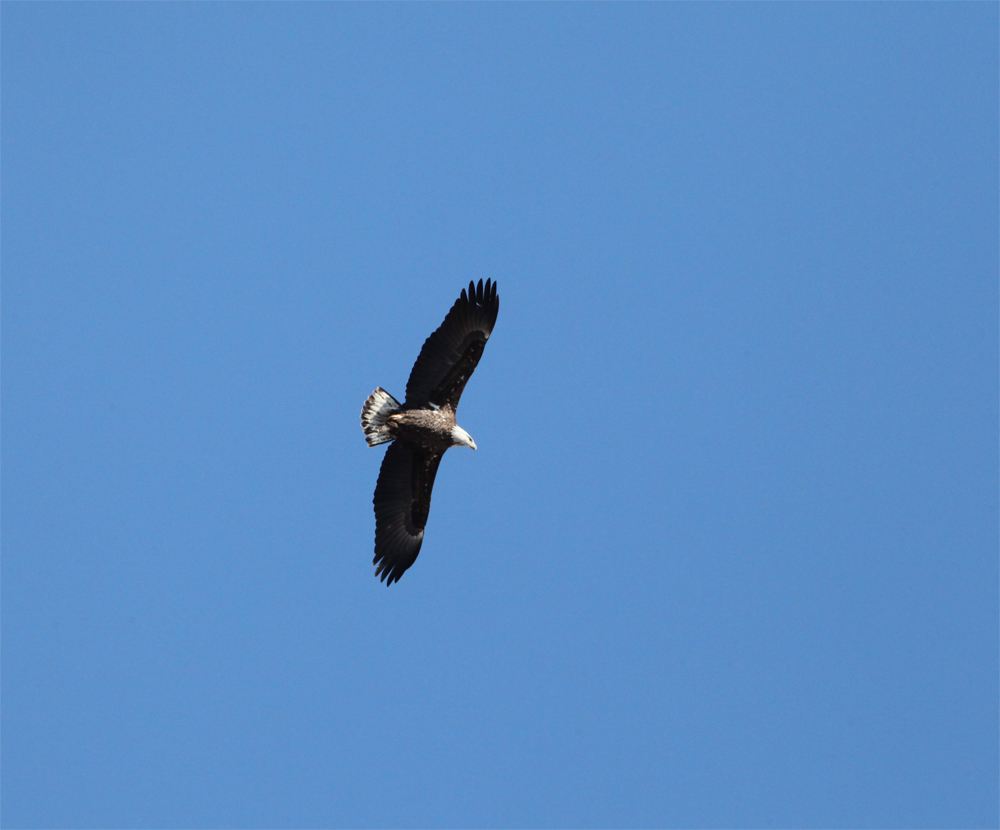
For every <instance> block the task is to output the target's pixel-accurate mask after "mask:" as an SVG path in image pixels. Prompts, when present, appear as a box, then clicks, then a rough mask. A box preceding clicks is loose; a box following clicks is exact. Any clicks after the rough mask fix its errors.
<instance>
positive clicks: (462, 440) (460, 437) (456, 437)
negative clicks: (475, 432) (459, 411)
mask: <svg viewBox="0 0 1000 830" xmlns="http://www.w3.org/2000/svg"><path fill="white" fill-rule="evenodd" d="M451 445H452V446H453V447H472V449H475V448H476V442H475V441H473V440H472V436H471V435H469V433H467V432H466V431H465V430H464V429H462V428H461V427H460V426H459V425H458V424H455V426H453V427H452V428H451Z"/></svg>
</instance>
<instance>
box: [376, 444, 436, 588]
mask: <svg viewBox="0 0 1000 830" xmlns="http://www.w3.org/2000/svg"><path fill="white" fill-rule="evenodd" d="M440 463H441V455H440V454H432V453H429V452H427V451H426V450H424V449H421V448H420V447H414V446H411V445H409V444H404V443H402V442H400V441H395V442H394V443H392V444H391V445H390V446H389V449H387V450H386V451H385V458H383V459H382V469H381V470H380V471H379V474H378V484H376V485H375V498H374V499H373V500H372V501H373V502H374V504H375V559H374V560H373V561H372V564H373V565H378V568H377V569H376V570H375V576H379V575H381V578H382V579H383V580H385V579H386V578H388V581H387V582H386V584H387V585H391V584H392V583H393V582H398V581H399V578H400V577H401V576H402V575H403V572H404V571H405V570H406V569H407V568H409V567H410V565H412V564H413V563H414V562H415V561H416V559H417V554H418V553H420V546H421V545H422V544H423V541H424V526H425V525H426V524H427V514H428V512H429V511H430V509H431V490H432V489H433V487H434V477H435V476H436V475H437V470H438V465H439V464H440Z"/></svg>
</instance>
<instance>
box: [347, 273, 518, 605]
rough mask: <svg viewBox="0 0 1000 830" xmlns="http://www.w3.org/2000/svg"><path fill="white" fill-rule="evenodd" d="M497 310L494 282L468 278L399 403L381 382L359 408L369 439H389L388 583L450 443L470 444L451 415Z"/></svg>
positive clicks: (413, 539) (382, 555)
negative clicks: (476, 281)
mask: <svg viewBox="0 0 1000 830" xmlns="http://www.w3.org/2000/svg"><path fill="white" fill-rule="evenodd" d="M499 310H500V300H499V298H498V297H497V284H496V282H494V281H492V280H486V284H485V285H484V284H483V281H482V280H479V283H478V285H477V284H476V283H474V282H470V283H469V289H468V292H466V289H464V288H463V289H462V294H461V296H460V297H459V298H458V299H457V300H455V304H454V305H453V306H452V307H451V310H450V311H449V312H448V314H447V315H446V316H445V318H444V322H443V323H441V325H440V326H439V327H438V329H437V330H436V331H435V332H434V333H433V334H431V336H430V337H428V338H427V340H426V341H424V345H423V348H421V349H420V354H419V355H418V356H417V361H416V363H414V364H413V369H412V370H411V371H410V379H409V380H408V381H407V382H406V400H405V402H404V403H402V404H400V403H399V401H397V400H396V399H395V398H394V397H393V396H392V395H390V394H389V393H388V392H386V391H385V389H383V388H382V387H381V386H379V387H377V388H376V389H375V391H374V392H372V394H371V395H369V396H368V399H367V400H366V401H365V404H364V407H362V409H361V427H362V429H364V433H365V440H366V441H367V443H368V446H369V447H377V446H378V445H380V444H386V443H389V442H392V443H390V444H389V447H388V448H387V449H386V451H385V456H384V457H383V459H382V467H381V469H380V470H379V474H378V483H377V484H376V485H375V496H374V498H373V499H372V503H373V504H374V505H375V558H374V559H373V560H372V564H373V565H375V568H376V569H375V576H377V577H379V579H380V580H381V581H383V582H385V584H386V585H392V583H393V582H398V581H399V578H400V577H401V576H402V575H403V574H404V573H405V572H406V570H407V568H409V567H410V566H411V565H412V564H413V563H414V562H415V561H416V559H417V554H419V553H420V546H421V545H422V544H423V541H424V528H425V527H426V525H427V514H428V512H429V511H430V507H431V490H432V489H433V488H434V478H435V476H436V475H437V471H438V465H439V464H440V463H441V457H442V456H443V455H444V453H445V451H446V450H447V449H448V448H449V447H471V448H472V449H473V450H475V449H476V442H475V441H473V440H472V436H471V435H469V433H468V432H466V431H465V430H464V429H462V428H461V427H460V426H459V425H458V423H457V422H456V420H455V410H456V409H457V408H458V400H459V398H461V397H462V392H463V390H464V389H465V384H466V383H467V382H468V380H469V378H470V377H471V376H472V373H473V372H474V371H475V369H476V366H477V365H478V364H479V358H481V357H482V355H483V349H484V348H486V341H488V340H489V339H490V334H491V333H492V332H493V326H494V324H495V323H496V321H497V312H498V311H499Z"/></svg>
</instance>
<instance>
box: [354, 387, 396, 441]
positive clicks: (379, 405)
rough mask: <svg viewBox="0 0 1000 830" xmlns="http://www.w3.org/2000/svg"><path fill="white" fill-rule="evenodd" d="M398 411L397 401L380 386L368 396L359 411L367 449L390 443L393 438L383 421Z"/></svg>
mask: <svg viewBox="0 0 1000 830" xmlns="http://www.w3.org/2000/svg"><path fill="white" fill-rule="evenodd" d="M397 409H399V401H397V400H396V399H395V398H394V397H393V396H392V395H390V394H389V393H388V392H386V391H385V390H384V389H383V388H382V387H381V386H380V387H379V388H378V389H376V390H375V391H374V392H372V393H371V394H370V395H369V396H368V400H367V401H365V405H364V406H363V407H362V409H361V426H362V428H363V429H364V431H365V440H366V441H367V442H368V446H369V447H376V446H378V445H379V444H384V443H385V442H386V441H391V440H392V439H393V438H395V436H394V435H393V434H392V433H391V432H390V431H389V426H388V424H386V422H385V419H386V418H388V417H389V416H390V415H391V414H392V413H393V412H395V411H396V410H397Z"/></svg>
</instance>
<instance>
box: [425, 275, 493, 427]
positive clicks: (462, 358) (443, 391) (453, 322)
mask: <svg viewBox="0 0 1000 830" xmlns="http://www.w3.org/2000/svg"><path fill="white" fill-rule="evenodd" d="M499 310H500V300H499V299H498V298H497V286H496V283H494V282H491V281H490V280H486V285H485V286H484V285H483V281H482V280H480V281H479V284H478V285H476V284H475V283H471V282H470V283H469V291H468V294H467V293H466V291H465V289H464V288H463V289H462V296H461V297H459V298H458V299H457V300H456V301H455V305H453V306H452V307H451V311H449V312H448V314H447V316H446V317H445V318H444V322H443V323H442V324H441V325H440V327H439V328H438V330H437V331H435V332H434V333H433V334H432V335H431V336H430V337H428V338H427V340H426V341H425V342H424V345H423V348H422V349H421V350H420V355H419V356H418V357H417V362H416V363H414V364H413V370H412V371H411V372H410V379H409V380H408V381H407V383H406V403H407V405H408V406H413V405H418V406H419V405H421V404H427V403H432V404H434V405H435V406H444V405H445V404H448V405H449V406H451V408H452V409H455V408H457V407H458V399H459V398H461V397H462V391H463V390H464V389H465V384H466V382H467V381H468V380H469V377H470V376H471V375H472V373H473V372H474V371H475V369H476V366H477V365H478V363H479V358H480V357H482V355H483V349H484V348H485V347H486V341H487V340H489V339H490V333H491V332H492V331H493V325H494V324H495V323H496V321H497V312H498V311H499Z"/></svg>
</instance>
